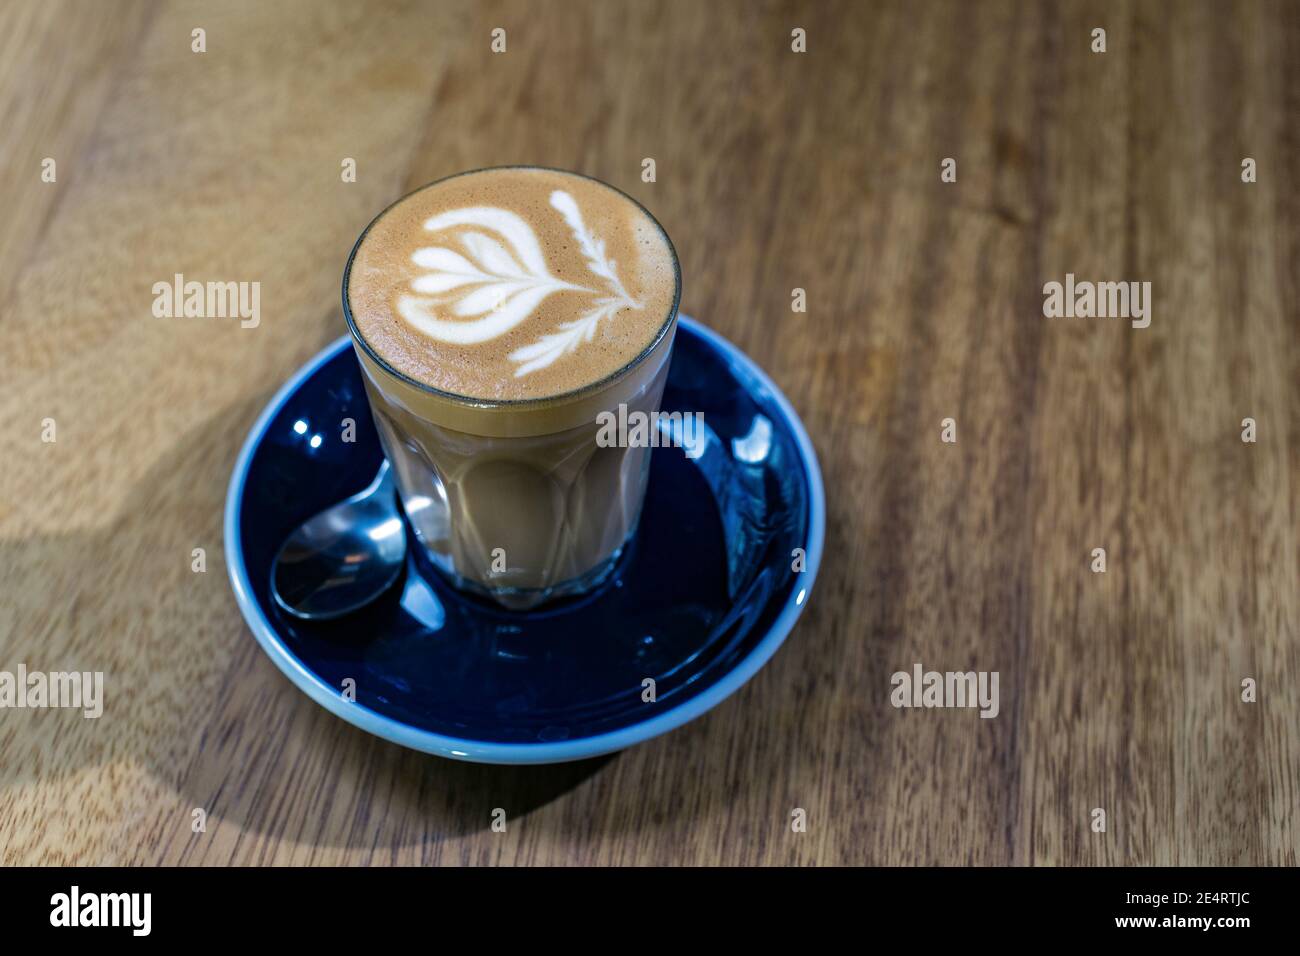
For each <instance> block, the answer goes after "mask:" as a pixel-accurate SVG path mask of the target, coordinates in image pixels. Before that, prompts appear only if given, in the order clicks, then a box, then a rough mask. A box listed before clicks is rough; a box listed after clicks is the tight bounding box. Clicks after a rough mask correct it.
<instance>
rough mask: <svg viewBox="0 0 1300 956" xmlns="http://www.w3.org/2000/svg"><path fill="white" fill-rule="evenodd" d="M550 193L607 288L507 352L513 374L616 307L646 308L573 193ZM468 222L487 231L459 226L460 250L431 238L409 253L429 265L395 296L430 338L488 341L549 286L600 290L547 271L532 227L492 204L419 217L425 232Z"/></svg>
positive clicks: (565, 346)
mask: <svg viewBox="0 0 1300 956" xmlns="http://www.w3.org/2000/svg"><path fill="white" fill-rule="evenodd" d="M550 199H551V205H552V206H553V207H554V208H555V209H556V210H557V211H558V212H559V213H560V215H562V216H563V217H564V221H565V222H566V223H567V224H568V226H569V229H570V231H572V233H573V237H574V239H575V240H576V242H577V243H578V248H579V249H580V250H581V252H582V255H583V257H584V258H585V259H586V261H587V268H588V269H589V270H590V271H591V272H592V274H593V275H595V276H596V277H597V278H599V279H601V280H603V282H604V284H605V285H606V286H607V287H608V290H609V294H607V295H604V296H602V297H601V298H598V299H596V300H595V301H594V302H593V303H592V307H591V308H590V309H589V310H588V311H587V312H585V313H584V314H583V315H582V316H581V317H579V318H578V319H575V320H573V321H571V322H562V323H560V325H559V328H558V330H557V331H555V332H552V333H549V334H547V335H543V336H542V337H541V338H540V339H538V340H537V341H536V342H533V343H532V344H530V345H526V346H524V347H522V348H519V349H516V350H515V351H513V352H511V353H510V356H509V358H510V359H511V361H513V362H515V363H517V364H518V365H519V367H518V368H517V369H516V370H515V377H517V378H518V377H521V376H524V375H527V374H529V373H530V372H535V371H537V370H538V369H541V368H545V367H547V366H548V365H550V364H551V363H553V362H555V361H556V360H557V359H558V358H560V357H561V356H563V355H567V354H569V353H571V352H573V351H574V350H575V349H577V348H578V346H579V345H581V344H582V343H584V342H590V341H591V340H592V338H593V337H594V336H595V334H596V329H597V327H598V326H599V325H600V323H601V322H602V321H603V320H605V319H607V318H610V317H612V316H614V315H615V314H617V313H618V312H619V311H620V310H622V309H641V308H644V306H643V305H642V304H641V303H640V302H637V301H636V300H634V299H633V298H632V297H631V296H630V295H628V293H627V290H626V289H624V288H623V283H622V282H621V281H620V280H619V278H618V271H617V268H616V265H615V263H614V262H613V261H612V260H610V259H607V258H606V256H605V243H604V241H603V240H600V239H597V238H596V237H595V236H594V235H592V234H591V232H590V231H589V230H588V229H587V226H586V223H584V222H583V219H582V213H581V211H580V210H579V209H578V204H577V203H576V202H575V201H574V199H573V197H572V196H570V195H569V194H568V193H567V192H564V191H562V190H556V191H554V192H552V193H551V197H550ZM470 226H472V227H477V229H483V230H486V231H484V232H480V231H477V229H466V230H464V231H462V232H460V233H459V239H460V243H461V245H462V246H463V248H464V252H465V254H461V253H460V252H457V251H455V250H452V249H448V248H446V247H444V246H429V247H426V248H422V249H417V250H416V251H415V252H414V253H413V254H412V256H411V261H412V262H414V263H415V265H417V266H419V267H420V268H421V269H424V270H426V272H425V274H424V275H421V276H417V277H416V278H415V279H413V280H412V282H411V289H412V291H413V292H416V293H419V294H418V295H405V296H402V297H400V298H399V299H398V301H397V311H398V313H399V314H400V315H401V316H402V318H403V319H405V320H406V321H407V322H408V323H410V324H411V325H412V326H414V327H415V328H416V329H418V330H420V331H422V332H424V333H425V334H426V335H428V336H430V337H431V338H435V339H438V340H440V341H443V342H450V343H453V344H458V345H473V344H477V343H480V342H487V341H489V340H491V339H494V338H497V337H498V336H501V335H504V334H505V333H507V332H509V331H510V330H511V329H512V328H514V327H515V326H516V325H518V324H519V323H520V322H523V321H524V320H525V319H527V318H528V317H529V316H530V315H532V313H533V312H534V311H535V310H536V309H537V308H538V306H540V305H541V304H542V302H543V301H544V300H545V299H546V298H547V296H549V295H551V294H552V293H554V292H561V291H573V292H586V293H589V294H592V295H600V293H598V292H596V291H595V290H592V289H588V288H585V287H583V286H578V285H574V284H572V283H569V282H564V281H562V280H560V279H557V278H556V277H555V276H553V275H551V273H550V271H549V270H548V269H547V267H546V258H545V256H544V255H543V254H542V249H541V246H540V244H539V243H538V241H537V236H536V234H535V233H534V232H533V230H532V228H531V227H530V226H529V225H528V224H527V223H526V222H525V221H524V220H523V219H521V218H520V217H519V216H517V215H515V214H514V213H512V212H509V211H508V210H505V209H498V208H496V207H492V206H475V207H471V208H468V209H456V210H451V211H450V212H445V213H442V214H441V215H438V216H434V217H433V218H431V219H429V220H428V221H427V222H425V224H424V228H425V229H426V230H427V231H429V232H443V231H446V230H449V229H455V228H457V227H470ZM488 233H492V234H495V236H496V237H499V239H498V238H495V237H494V236H493V235H489V234H488ZM502 240H503V241H502ZM448 316H455V318H450V317H448ZM467 320H468V321H467Z"/></svg>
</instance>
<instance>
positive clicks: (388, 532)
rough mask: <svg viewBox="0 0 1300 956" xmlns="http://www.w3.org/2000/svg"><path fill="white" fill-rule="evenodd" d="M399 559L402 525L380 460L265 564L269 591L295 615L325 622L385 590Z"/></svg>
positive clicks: (403, 536)
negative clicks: (366, 478) (357, 487)
mask: <svg viewBox="0 0 1300 956" xmlns="http://www.w3.org/2000/svg"><path fill="white" fill-rule="evenodd" d="M405 564H406V525H405V524H403V523H402V516H401V514H400V513H399V512H398V510H397V498H396V496H395V495H394V494H393V472H392V468H391V467H389V464H388V462H387V461H385V462H384V463H383V464H382V465H380V466H379V471H378V473H377V474H376V475H375V480H374V481H372V482H371V483H370V487H368V488H367V489H366V490H365V491H362V492H359V493H358V494H355V495H353V496H352V497H351V498H348V499H347V500H346V501H341V502H339V503H338V504H336V505H334V506H332V507H330V508H326V509H325V510H324V511H322V512H321V513H320V514H318V515H316V516H315V517H314V518H309V519H308V520H307V521H304V522H303V523H302V524H301V525H299V526H298V530H297V531H295V532H294V533H293V534H291V535H289V539H288V540H287V541H285V543H284V544H283V545H281V547H280V552H279V553H278V554H277V555H276V556H275V564H274V565H273V566H272V568H271V593H272V594H273V595H274V596H275V601H276V603H277V604H279V605H280V607H282V608H284V610H286V611H288V612H289V613H290V614H292V615H294V616H295V617H300V618H303V619H305V620H309V621H330V620H333V619H334V618H338V617H342V616H343V615H345V614H351V613H352V612H353V611H357V610H360V609H361V608H363V607H365V606H366V605H367V604H369V603H370V602H371V601H373V600H375V598H377V597H379V596H380V595H381V594H383V593H384V592H385V591H387V590H388V589H389V588H390V587H392V585H393V582H395V581H396V580H397V578H398V576H399V575H400V574H401V573H402V568H403V566H404V565H405Z"/></svg>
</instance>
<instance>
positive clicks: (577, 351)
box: [345, 167, 679, 401]
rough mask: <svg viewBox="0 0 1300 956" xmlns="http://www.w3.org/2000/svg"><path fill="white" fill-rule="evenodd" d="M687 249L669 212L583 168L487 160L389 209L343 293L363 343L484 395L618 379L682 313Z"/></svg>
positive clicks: (424, 375) (437, 382) (526, 394)
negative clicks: (676, 242) (681, 258)
mask: <svg viewBox="0 0 1300 956" xmlns="http://www.w3.org/2000/svg"><path fill="white" fill-rule="evenodd" d="M678 288H679V280H678V271H677V260H676V255H675V253H674V252H673V248H672V245H671V243H670V242H669V241H668V237H667V236H666V235H665V234H664V232H663V230H662V229H661V228H660V227H659V225H658V223H656V222H655V221H654V219H653V218H651V216H650V215H649V214H648V213H647V212H646V211H645V210H644V209H642V208H641V207H640V206H639V205H638V204H637V203H635V202H634V201H633V200H631V199H629V198H628V197H627V196H625V195H623V194H622V193H620V192H618V191H617V190H615V189H612V188H610V187H609V186H606V185H605V184H603V183H600V182H598V181H596V180H593V179H588V178H586V177H584V176H579V175H576V174H572V173H563V172H558V171H554V170H546V169H534V168H528V167H510V168H501V169H487V170H481V171H479V172H474V173H466V174H464V175H460V176H453V177H452V178H450V179H445V180H442V181H440V182H437V183H434V184H432V185H430V186H426V187H425V188H424V189H421V190H419V191H417V192H415V193H412V194H411V195H409V196H407V197H406V198H405V199H403V200H401V201H399V202H398V203H397V204H396V205H394V206H393V207H391V208H390V209H388V210H387V211H386V212H384V213H383V214H381V215H380V216H379V218H378V219H376V221H375V222H373V223H372V224H371V226H370V228H369V229H368V230H367V231H366V233H365V234H364V235H363V236H362V238H361V241H360V242H359V244H358V246H357V249H356V251H355V253H354V256H353V259H352V262H351V265H350V268H349V271H348V280H347V286H346V289H345V295H346V297H347V302H348V308H349V310H350V311H351V314H352V319H353V322H354V323H355V325H356V328H357V331H358V332H359V334H360V335H361V337H362V338H363V339H364V340H365V342H366V344H367V345H368V346H369V347H370V348H371V349H373V350H374V351H375V353H377V354H378V355H379V356H380V357H381V358H382V359H383V360H384V361H385V362H387V363H388V364H389V365H391V366H392V367H393V368H394V369H396V370H397V371H399V372H401V373H402V374H404V375H406V376H409V377H410V378H412V379H415V380H416V381H418V382H420V383H423V384H424V385H428V386H431V387H432V388H435V389H438V390H440V391H443V392H449V393H452V394H453V395H459V396H463V397H466V398H469V399H475V400H479V401H507V400H521V399H538V398H548V397H553V396H557V395H563V394H565V393H567V392H572V391H575V390H578V389H581V388H583V387H585V386H587V385H590V384H592V383H593V382H599V381H601V380H603V379H606V378H608V377H609V376H611V375H613V374H614V373H616V372H618V371H619V370H620V369H621V368H623V367H624V366H626V365H628V364H629V363H630V362H632V361H633V360H634V359H636V358H637V357H638V356H640V355H642V353H644V352H645V351H646V349H647V348H648V347H649V346H650V345H651V344H652V343H653V342H654V341H655V340H656V338H657V337H658V336H659V335H660V332H661V331H662V330H663V329H664V328H665V326H667V325H668V324H669V323H670V321H671V319H672V316H673V314H674V308H675V305H676V300H677V294H678Z"/></svg>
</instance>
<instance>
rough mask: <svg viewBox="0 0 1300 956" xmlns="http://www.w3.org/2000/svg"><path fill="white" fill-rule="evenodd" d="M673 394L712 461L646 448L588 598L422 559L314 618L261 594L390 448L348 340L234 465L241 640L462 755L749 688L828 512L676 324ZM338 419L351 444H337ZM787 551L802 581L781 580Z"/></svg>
mask: <svg viewBox="0 0 1300 956" xmlns="http://www.w3.org/2000/svg"><path fill="white" fill-rule="evenodd" d="M663 404H664V410H665V411H683V412H695V411H700V412H703V413H704V425H705V441H704V446H703V449H702V451H700V454H699V456H698V457H696V458H688V457H687V456H686V455H685V453H684V452H683V450H682V449H680V448H659V449H656V450H655V451H654V452H653V456H652V460H651V468H650V484H649V488H648V490H647V492H646V501H645V508H644V511H643V512H642V517H641V524H640V530H639V531H638V532H637V534H636V536H635V537H634V539H633V541H632V544H631V546H630V547H629V548H628V549H627V553H626V554H625V556H624V557H623V558H622V559H621V561H620V564H619V566H618V568H617V569H616V571H615V573H614V574H613V575H612V577H611V579H610V580H609V581H608V582H606V584H604V585H603V586H602V587H601V588H600V589H599V590H597V591H595V592H594V593H592V594H589V595H586V596H584V597H582V598H580V599H577V600H574V601H570V602H567V603H564V604H561V605H557V606H554V607H544V608H543V609H540V610H538V611H532V612H526V613H520V612H512V611H507V610H504V609H501V608H497V607H496V606H494V605H490V604H487V603H485V602H483V601H480V600H479V599H477V598H473V597H469V596H466V595H463V594H461V593H460V592H458V591H455V590H454V589H452V588H450V587H449V586H448V585H447V584H446V583H445V582H444V581H443V580H442V579H441V578H440V577H439V576H438V575H437V574H436V573H434V572H432V571H427V570H426V571H422V570H421V569H420V567H418V566H417V561H416V558H415V557H414V556H412V557H410V558H408V565H407V572H406V575H405V578H404V580H403V581H402V582H401V583H400V584H399V585H397V586H396V587H394V588H393V591H392V592H391V593H390V594H389V595H387V596H386V597H385V598H383V599H382V600H380V601H378V602H376V604H374V605H372V606H371V607H370V608H368V609H366V610H365V611H363V612H360V613H358V614H357V615H355V616H353V617H349V618H346V619H344V620H342V621H338V622H333V623H308V622H304V621H299V620H296V619H294V618H292V617H289V616H288V615H286V614H284V613H282V612H281V611H280V610H279V608H278V607H277V606H276V604H275V602H274V600H273V599H272V598H271V596H270V594H269V583H270V577H271V561H272V559H273V558H274V557H275V553H276V550H277V549H278V548H279V546H280V544H281V542H282V541H283V540H284V538H285V537H286V536H287V535H288V534H289V533H290V532H291V531H292V530H293V529H294V528H295V527H296V526H297V525H298V524H299V523H300V522H302V521H303V520H305V519H306V518H308V517H310V516H311V515H313V514H315V513H316V512H318V511H320V510H322V509H323V508H326V507H328V506H329V505H331V504H333V503H335V502H337V501H340V500H341V499H343V498H346V497H348V496H349V495H351V494H353V493H355V492H357V491H359V490H360V489H362V488H363V487H365V486H366V485H367V484H368V483H369V482H370V480H371V478H373V477H374V474H375V469H376V468H378V467H379V463H380V461H381V458H382V452H381V451H380V447H379V439H378V436H377V435H376V433H375V427H374V423H373V422H372V420H371V417H370V407H369V405H368V404H367V401H366V393H365V389H364V388H363V386H362V382H361V370H360V367H359V366H358V365H357V360H356V356H355V354H354V353H353V350H352V347H351V345H350V343H349V341H348V339H347V337H346V336H345V337H344V338H341V339H339V340H338V341H337V342H335V343H333V344H332V345H330V346H329V347H328V348H326V349H325V350H324V351H323V352H321V353H320V354H319V355H317V356H316V357H315V358H314V359H312V360H311V361H310V362H308V363H307V364H306V365H305V366H304V367H303V368H302V369H301V370H299V371H298V373H297V374H295V375H294V376H293V378H292V379H291V380H290V381H289V382H288V383H287V384H286V385H285V386H284V387H283V388H282V389H280V391H279V392H278V393H277V394H276V396H275V397H274V398H273V399H271V403H270V404H269V405H268V406H267V407H266V410H265V411H264V412H263V413H262V415H261V417H260V418H259V419H258V420H257V424H256V425H254V426H253V429H252V431H251V432H250V433H249V436H248V439H247V441H246V442H245V443H244V447H243V450H242V451H241V452H240V455H239V460H238V461H237V462H236V464H235V470H234V474H232V475H231V479H230V491H229V494H228V495H227V498H226V565H227V568H228V570H229V572H230V580H231V584H232V585H233V586H234V590H235V597H236V598H237V599H238V601H239V606H240V609H241V610H242V611H243V614H244V618H245V619H246V620H247V621H248V624H249V627H251V628H252V630H253V635H254V636H255V637H256V638H257V640H258V643H260V644H261V645H262V648H263V649H264V650H265V651H266V653H267V654H269V655H270V657H271V660H273V661H275V663H276V665H277V666H278V667H279V668H280V669H281V670H282V671H284V673H285V674H286V675H288V677H289V679H290V680H292V681H293V682H294V683H295V684H297V685H298V687H299V688H300V689H301V690H303V691H304V692H305V693H306V694H307V695H308V696H309V697H311V698H312V699H313V700H315V701H316V702H317V703H319V704H320V705H321V706H322V707H324V708H326V709H327V710H329V711H332V712H333V713H335V714H337V715H338V716H339V717H342V718H343V719H344V720H346V721H349V722H350V723H353V724H356V725H357V726H358V727H360V728H361V729H362V730H366V731H369V732H370V733H372V734H375V735H377V736H379V737H383V738H385V739H386V740H391V741H393V742H395V743H398V744H402V745H403V746H406V747H413V748H415V749H416V750H423V751H426V752H428V753H433V754H439V755H441V756H444V757H453V758H457V759H460V760H472V761H478V762H482V763H551V762H555V761H562V760H577V759H580V758H583V757H592V756H596V755H597V754H603V753H609V752H611V751H615V750H621V749H623V748H625V747H629V746H631V745H632V744H636V743H640V742H641V741H643V740H648V739H649V738H651V737H655V736H657V735H659V734H662V733H665V732H666V731H669V730H672V729H673V728H675V727H680V726H681V725H682V724H684V723H686V722H687V721H688V720H691V719H692V718H695V717H698V716H699V715H700V714H702V713H704V712H705V711H706V710H708V709H709V708H711V707H713V706H715V705H716V704H718V703H719V702H721V701H722V700H723V699H724V698H725V697H727V695H729V694H731V693H732V692H733V691H735V690H736V689H737V688H738V687H740V685H741V684H743V683H744V682H745V681H747V680H749V678H751V677H753V676H754V674H755V673H756V672H757V671H758V669H759V668H760V667H762V666H763V665H764V664H765V663H766V662H767V660H768V658H770V657H771V656H772V655H773V654H774V653H775V652H776V649H777V648H778V647H779V646H780V645H781V642H782V641H783V640H785V636H786V635H787V634H788V633H789V632H790V629H791V628H792V627H793V626H794V622H795V620H796V619H797V618H798V617H799V614H800V612H801V611H802V610H803V607H804V606H805V605H806V604H807V601H808V595H809V593H810V592H811V590H812V586H813V581H814V579H815V578H816V576H817V565H818V561H819V558H820V556H821V549H822V536H823V532H824V529H825V501H824V499H823V494H822V482H821V472H820V470H819V469H818V466H817V456H816V454H815V453H814V451H813V447H812V443H811V442H810V441H809V440H808V436H807V434H806V433H805V432H804V429H803V426H802V424H800V422H799V419H798V417H797V416H796V415H795V413H794V410H793V409H792V408H791V407H790V404H789V403H788V402H787V401H786V399H785V397H784V396H783V395H782V394H781V392H780V391H779V390H778V389H777V387H776V386H775V385H773V384H772V382H771V381H770V380H769V379H768V377H767V376H766V375H764V374H763V372H762V371H761V370H759V369H758V367H757V366H755V365H754V363H753V362H751V361H750V360H749V359H748V358H747V357H746V356H745V355H744V354H742V353H741V352H740V351H739V350H738V349H737V348H736V347H735V346H733V345H732V344H730V343H729V342H727V341H726V340H724V339H722V338H721V337H719V336H718V335H716V334H715V333H713V332H711V331H709V330H708V329H706V328H704V326H702V325H700V324H698V323H696V322H693V321H691V320H690V319H687V318H685V317H683V318H681V319H680V326H679V329H678V332H677V341H676V344H675V345H674V353H673V359H672V368H671V370H670V372H669V375H668V385H667V388H666V390H665V392H664V402H663ZM345 418H352V419H353V420H355V422H356V436H355V437H356V440H355V442H350V443H346V442H344V441H342V439H341V434H342V432H341V428H342V426H341V422H342V421H343V419H345ZM697 450H698V449H697ZM411 540H412V541H414V538H412V539H411ZM797 548H802V549H803V551H804V554H805V555H806V564H805V569H804V570H803V571H794V570H792V565H793V564H794V563H795V557H793V556H792V555H793V554H794V552H795V549H797ZM412 550H413V551H414V549H412ZM647 678H652V679H653V680H654V682H655V683H654V691H655V694H654V696H655V699H654V701H653V702H647V701H645V700H643V695H644V694H645V687H646V686H647V685H646V684H644V683H643V682H644V681H646V679H647ZM349 679H350V680H351V681H354V682H355V701H352V700H348V699H347V698H346V697H345V695H344V693H343V689H344V687H345V686H351V685H345V681H347V680H349ZM755 706H758V705H757V704H756V705H755Z"/></svg>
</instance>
